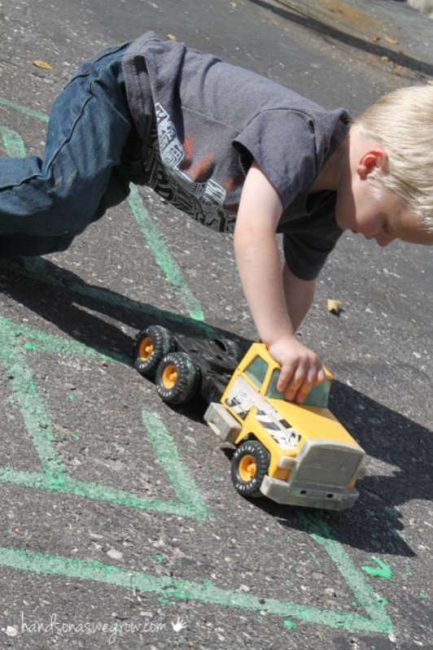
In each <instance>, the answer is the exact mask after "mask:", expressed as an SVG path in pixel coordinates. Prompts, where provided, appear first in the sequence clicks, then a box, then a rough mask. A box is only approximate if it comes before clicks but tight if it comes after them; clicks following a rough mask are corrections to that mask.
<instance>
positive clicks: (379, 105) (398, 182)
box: [355, 85, 433, 231]
mask: <svg viewBox="0 0 433 650" xmlns="http://www.w3.org/2000/svg"><path fill="white" fill-rule="evenodd" d="M355 124H358V125H359V126H360V127H361V129H362V130H363V131H364V132H365V133H366V134H367V135H368V136H370V137H373V138H374V139H376V140H378V141H379V142H381V143H382V144H383V146H384V149H385V151H386V153H387V155H388V165H387V169H386V171H381V170H380V169H376V170H374V172H373V174H374V176H373V177H372V178H374V180H375V181H376V182H377V184H378V185H379V186H382V187H385V188H386V189H389V190H391V191H392V192H394V193H395V194H396V195H397V196H399V197H400V198H401V199H402V200H403V201H404V202H405V203H406V204H407V206H408V208H409V210H410V211H411V212H413V213H414V214H416V215H417V216H418V217H419V218H420V219H421V220H422V221H423V223H424V225H425V227H426V228H427V229H428V230H429V231H433V86H427V85H426V86H410V87H408V88H401V89H400V90H396V91H394V92H392V93H390V94H389V95H385V96H384V97H382V98H381V99H380V100H379V101H378V102H376V103H375V104H373V105H372V106H370V107H369V108H367V110H365V111H364V112H363V113H362V114H361V115H360V116H359V118H358V119H357V120H356V121H355Z"/></svg>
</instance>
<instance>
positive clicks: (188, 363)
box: [155, 352, 200, 406]
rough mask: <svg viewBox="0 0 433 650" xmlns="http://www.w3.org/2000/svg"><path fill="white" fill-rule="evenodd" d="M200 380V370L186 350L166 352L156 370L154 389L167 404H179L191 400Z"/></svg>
mask: <svg viewBox="0 0 433 650" xmlns="http://www.w3.org/2000/svg"><path fill="white" fill-rule="evenodd" d="M199 381H200V371H199V369H198V368H196V366H195V365H194V364H193V362H192V359H191V357H190V356H189V355H188V354H186V352H171V353H170V354H167V355H166V356H165V357H164V358H163V360H162V361H161V363H160V364H159V366H158V368H157V371H156V377H155V382H156V390H157V391H158V395H159V396H160V397H161V399H162V400H163V401H164V402H166V403H167V404H172V405H173V406H179V405H181V404H186V403H187V402H189V401H191V400H192V398H193V397H194V396H195V394H196V392H197V388H198V384H199Z"/></svg>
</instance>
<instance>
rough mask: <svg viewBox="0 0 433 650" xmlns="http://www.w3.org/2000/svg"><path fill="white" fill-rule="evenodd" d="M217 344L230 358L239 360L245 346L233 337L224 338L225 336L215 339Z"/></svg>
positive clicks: (244, 350)
mask: <svg viewBox="0 0 433 650" xmlns="http://www.w3.org/2000/svg"><path fill="white" fill-rule="evenodd" d="M216 342H217V344H218V345H219V346H220V347H221V348H222V349H223V350H224V352H225V353H226V354H228V355H229V356H230V357H231V358H232V359H235V360H236V361H238V362H239V361H240V360H241V359H242V358H243V357H244V356H245V352H246V350H247V348H245V347H244V346H242V345H241V343H239V342H238V341H235V340H234V339H229V338H226V337H225V336H224V337H222V338H219V339H217V340H216Z"/></svg>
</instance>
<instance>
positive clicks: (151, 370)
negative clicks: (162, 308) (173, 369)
mask: <svg viewBox="0 0 433 650" xmlns="http://www.w3.org/2000/svg"><path fill="white" fill-rule="evenodd" d="M173 350H174V338H173V336H172V334H171V333H170V332H169V330H168V329H166V328H165V327H162V326H161V325H150V326H149V327H147V328H146V329H144V330H142V331H141V332H140V333H139V334H138V335H137V338H136V339H135V346H134V368H135V369H136V370H137V371H138V372H139V373H140V375H143V377H147V378H148V379H153V378H154V377H155V372H156V369H157V367H158V365H159V364H160V362H161V361H162V359H163V358H164V357H165V355H166V354H168V353H169V352H172V351H173Z"/></svg>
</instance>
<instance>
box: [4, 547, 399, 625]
mask: <svg viewBox="0 0 433 650" xmlns="http://www.w3.org/2000/svg"><path fill="white" fill-rule="evenodd" d="M0 564H1V565H3V566H9V567H11V568H13V569H15V570H20V571H29V572H32V573H39V574H46V575H50V576H61V577H66V578H76V579H79V580H91V581H95V582H99V583H105V584H109V585H115V586H118V587H123V588H126V589H134V590H135V591H140V592H142V593H155V594H158V595H161V596H163V597H165V598H171V599H177V600H182V601H196V602H202V603H206V604H209V605H219V606H221V607H235V608H241V609H246V610H251V611H257V612H260V611H264V612H267V613H268V614H272V615H274V616H280V617H284V618H288V617H289V618H296V619H299V620H302V621H304V622H305V623H310V624H316V625H327V626H329V627H332V628H340V629H348V630H353V631H359V632H383V633H386V632H389V631H390V630H391V629H392V626H391V624H390V622H388V621H387V622H385V621H379V620H378V619H377V618H375V619H373V618H365V617H363V616H360V615H359V614H354V613H345V612H335V611H331V610H326V609H320V608H318V607H311V606H308V605H296V604H294V603H289V602H286V601H281V600H276V599H275V598H266V599H265V598H263V597H259V596H254V595H250V594H244V593H239V592H234V591H231V590H229V589H222V588H220V587H218V586H216V585H215V584H214V583H213V582H211V581H205V582H201V583H200V582H194V581H191V580H183V579H178V578H172V577H169V576H156V575H152V574H149V573H144V572H138V571H129V570H125V569H122V568H119V567H115V566H113V565H107V564H104V563H102V562H97V561H89V560H79V559H76V558H67V557H64V556H61V555H52V554H46V553H36V552H31V551H24V550H18V549H12V548H0Z"/></svg>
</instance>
